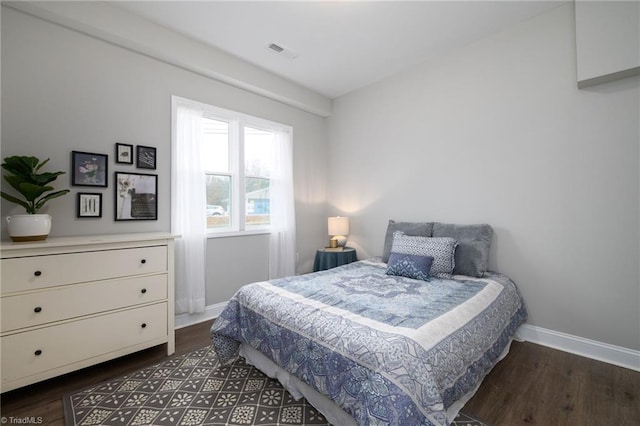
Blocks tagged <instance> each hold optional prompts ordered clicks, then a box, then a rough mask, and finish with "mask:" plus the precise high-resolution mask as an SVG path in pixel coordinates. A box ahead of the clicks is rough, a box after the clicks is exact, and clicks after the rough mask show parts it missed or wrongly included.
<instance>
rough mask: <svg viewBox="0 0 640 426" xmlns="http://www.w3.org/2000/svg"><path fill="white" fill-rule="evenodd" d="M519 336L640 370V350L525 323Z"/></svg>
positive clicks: (518, 332)
mask: <svg viewBox="0 0 640 426" xmlns="http://www.w3.org/2000/svg"><path fill="white" fill-rule="evenodd" d="M516 336H517V338H520V339H522V340H526V341H529V342H531V343H537V344H539V345H542V346H548V347H550V348H554V349H559V350H561V351H564V352H569V353H572V354H576V355H580V356H584V357H587V358H591V359H595V360H597V361H603V362H606V363H609V364H613V365H617V366H620V367H624V368H628V369H630V370H634V371H640V351H635V350H633V349H627V348H623V347H621V346H615V345H610V344H608V343H602V342H598V341H595V340H589V339H585V338H583V337H578V336H573V335H571V334H566V333H561V332H559V331H553V330H548V329H546V328H541V327H536V326H534V325H529V324H523V325H522V326H520V328H518V331H517V332H516Z"/></svg>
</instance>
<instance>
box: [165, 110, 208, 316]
mask: <svg viewBox="0 0 640 426" xmlns="http://www.w3.org/2000/svg"><path fill="white" fill-rule="evenodd" d="M174 108H176V114H175V117H176V123H175V133H174V138H175V140H174V143H173V144H172V145H173V149H172V168H171V170H172V172H171V173H172V179H171V197H172V200H171V231H172V232H173V233H175V234H179V235H180V236H181V237H180V238H178V239H177V240H176V246H175V264H176V280H175V282H176V288H175V293H176V296H175V297H176V303H175V312H176V314H180V313H198V312H203V311H204V307H205V250H206V241H207V238H206V229H207V225H206V220H207V217H206V189H205V187H206V182H205V172H204V164H203V161H202V159H203V156H202V141H201V140H202V111H201V110H199V109H197V108H195V107H191V106H188V105H185V104H182V103H180V102H178V101H175V100H174Z"/></svg>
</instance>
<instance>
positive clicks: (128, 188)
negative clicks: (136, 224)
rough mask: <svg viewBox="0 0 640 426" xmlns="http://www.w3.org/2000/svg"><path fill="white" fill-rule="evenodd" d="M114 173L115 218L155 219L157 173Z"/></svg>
mask: <svg viewBox="0 0 640 426" xmlns="http://www.w3.org/2000/svg"><path fill="white" fill-rule="evenodd" d="M114 174H115V190H114V191H115V195H116V202H115V206H116V212H115V213H116V214H115V218H116V220H157V219H158V175H148V174H143V173H123V172H115V173H114Z"/></svg>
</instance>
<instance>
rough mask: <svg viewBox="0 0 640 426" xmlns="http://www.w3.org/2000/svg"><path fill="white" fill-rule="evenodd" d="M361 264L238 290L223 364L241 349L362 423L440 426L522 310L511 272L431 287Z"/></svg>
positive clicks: (220, 336) (494, 356)
mask: <svg viewBox="0 0 640 426" xmlns="http://www.w3.org/2000/svg"><path fill="white" fill-rule="evenodd" d="M385 270H386V264H385V263H380V262H377V261H375V260H369V261H360V262H356V263H351V264H349V265H345V266H341V267H339V268H334V269H332V270H329V271H322V272H316V273H313V274H307V275H301V276H296V277H290V278H283V279H277V280H272V281H269V282H260V283H254V284H250V285H247V286H244V287H242V288H241V289H240V290H239V291H238V292H237V293H236V294H235V295H234V297H233V298H232V299H231V300H230V301H229V303H228V305H227V306H226V308H225V309H224V311H223V312H222V314H221V315H220V316H219V317H218V319H217V320H216V321H215V322H214V324H213V327H212V329H211V333H212V339H213V344H214V347H215V348H216V351H217V353H218V356H219V357H220V359H221V361H222V362H223V363H227V362H230V361H232V360H233V359H235V358H236V357H237V356H238V348H239V345H240V342H246V343H248V344H249V345H251V346H252V347H254V348H255V349H257V350H259V351H260V352H262V353H263V354H265V355H266V356H267V357H268V358H270V359H271V360H273V361H274V362H275V363H276V364H278V365H279V366H281V367H282V368H284V369H285V370H286V371H287V372H289V373H291V374H293V375H295V376H296V377H298V378H299V379H301V380H302V381H304V382H305V383H307V384H309V385H310V386H311V387H312V388H314V389H315V390H317V391H318V392H320V393H322V394H324V395H326V396H327V397H329V398H330V399H332V400H333V401H335V402H336V403H337V404H338V405H339V406H340V407H341V408H342V409H343V410H345V411H346V412H347V413H349V414H350V415H352V416H353V417H354V418H355V419H356V421H357V422H358V424H360V425H381V424H390V425H445V424H448V421H447V416H446V412H447V409H448V408H449V407H450V406H451V405H452V404H454V403H455V402H456V401H457V400H458V399H460V398H461V397H463V396H464V395H465V394H467V393H469V392H472V391H474V390H475V389H476V388H477V386H478V385H479V383H480V382H481V381H482V379H483V378H484V377H485V375H486V374H487V373H488V372H489V370H490V369H491V368H492V367H493V366H494V365H495V363H496V362H497V361H498V360H499V359H500V356H501V354H502V353H503V351H504V349H505V348H506V347H507V346H508V345H509V343H510V342H511V339H512V338H513V335H514V333H515V331H516V329H517V327H518V326H519V325H520V324H522V323H523V322H524V320H525V319H526V316H527V313H526V309H525V307H524V305H523V303H522V300H521V298H520V295H519V293H518V291H517V289H516V287H515V285H514V283H513V282H512V281H511V280H510V279H509V278H507V277H506V276H504V275H501V274H495V273H489V274H487V276H486V277H485V278H470V277H464V276H456V277H453V279H448V280H445V279H432V280H431V281H430V282H425V281H418V280H412V279H409V278H403V277H396V276H388V275H386V274H385Z"/></svg>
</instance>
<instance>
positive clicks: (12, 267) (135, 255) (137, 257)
mask: <svg viewBox="0 0 640 426" xmlns="http://www.w3.org/2000/svg"><path fill="white" fill-rule="evenodd" d="M1 262H2V264H1V268H0V269H1V271H0V273H1V277H2V294H3V295H4V294H7V293H14V292H18V291H24V290H35V289H40V288H46V287H53V286H58V285H66V284H75V283H81V282H89V281H96V280H103V279H110V278H119V277H126V276H130V275H139V274H147V273H154V272H165V271H167V247H166V246H157V247H141V248H131V249H123V250H104V251H90V252H83V253H70V254H56V255H51V256H33V257H19V258H11V259H2V261H1Z"/></svg>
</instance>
